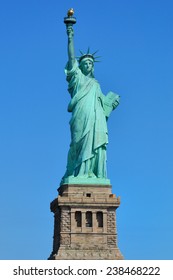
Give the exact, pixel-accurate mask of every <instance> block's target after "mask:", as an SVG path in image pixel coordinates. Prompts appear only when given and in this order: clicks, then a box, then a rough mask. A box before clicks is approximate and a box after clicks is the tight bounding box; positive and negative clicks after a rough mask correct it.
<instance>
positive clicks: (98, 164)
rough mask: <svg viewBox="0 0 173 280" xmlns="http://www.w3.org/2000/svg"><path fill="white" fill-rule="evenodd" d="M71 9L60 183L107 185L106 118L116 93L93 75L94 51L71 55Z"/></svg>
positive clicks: (114, 105)
mask: <svg viewBox="0 0 173 280" xmlns="http://www.w3.org/2000/svg"><path fill="white" fill-rule="evenodd" d="M73 13H74V12H73V9H70V10H69V11H68V14H67V15H68V16H67V17H66V18H64V22H65V24H66V28H67V36H68V63H67V65H66V68H65V73H66V77H67V78H66V79H67V82H68V91H69V93H70V95H71V101H70V103H69V105H68V111H69V112H71V113H72V117H71V120H70V129H71V144H70V149H69V152H68V160H67V169H66V172H65V175H64V176H63V178H62V181H61V184H67V183H70V184H110V180H109V179H107V171H106V145H107V143H108V130H107V119H108V117H109V115H110V113H111V112H112V110H114V109H115V108H116V107H117V106H118V104H119V96H118V95H117V94H115V93H113V92H109V93H108V94H107V95H106V96H105V95H104V94H103V93H102V91H101V88H100V85H99V83H98V81H97V80H96V79H95V78H94V62H95V61H96V58H95V56H94V55H95V53H94V54H91V53H90V52H89V50H88V52H87V53H85V54H84V53H81V54H82V55H81V57H80V58H79V60H78V61H77V60H76V58H75V51H74V41H73V35H74V32H73V24H74V23H76V19H75V18H74V17H73Z"/></svg>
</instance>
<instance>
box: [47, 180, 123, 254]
mask: <svg viewBox="0 0 173 280" xmlns="http://www.w3.org/2000/svg"><path fill="white" fill-rule="evenodd" d="M58 191H59V196H58V198H56V199H55V200H54V201H52V203H51V211H52V212H53V213H54V238H53V251H52V253H51V255H50V257H49V260H120V259H123V256H122V254H121V253H120V250H119V249H118V245H117V230H116V209H117V208H118V207H119V205H120V199H119V197H118V198H117V197H116V196H115V195H114V194H112V192H111V185H79V184H66V185H62V186H61V187H60V188H59V189H58Z"/></svg>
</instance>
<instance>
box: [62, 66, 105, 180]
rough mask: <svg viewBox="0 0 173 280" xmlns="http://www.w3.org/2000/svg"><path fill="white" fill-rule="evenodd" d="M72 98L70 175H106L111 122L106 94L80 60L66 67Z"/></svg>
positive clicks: (68, 172)
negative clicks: (107, 113) (108, 122)
mask: <svg viewBox="0 0 173 280" xmlns="http://www.w3.org/2000/svg"><path fill="white" fill-rule="evenodd" d="M65 73H66V77H67V82H68V91H69V93H70V95H71V101H70V103H69V105H68V111H69V112H71V113H72V116H71V120H70V130H71V144H70V149H69V152H68V160H67V171H66V174H65V177H68V176H79V175H80V176H89V177H90V176H96V177H101V178H105V177H106V144H107V143H108V131H107V122H106V116H105V112H104V99H105V96H104V95H103V93H102V92H101V88H100V85H99V83H98V82H97V81H96V80H95V78H91V77H87V76H85V75H84V74H83V73H82V71H81V70H80V68H79V67H78V63H77V61H75V64H74V66H73V68H72V69H71V70H68V66H67V67H66V69H65Z"/></svg>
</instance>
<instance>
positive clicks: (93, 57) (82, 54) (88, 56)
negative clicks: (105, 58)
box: [77, 48, 100, 64]
mask: <svg viewBox="0 0 173 280" xmlns="http://www.w3.org/2000/svg"><path fill="white" fill-rule="evenodd" d="M97 52H98V51H96V52H94V53H90V48H88V50H87V52H86V53H83V52H82V51H81V50H80V53H81V56H79V57H77V58H78V62H79V64H80V63H81V61H82V60H83V59H85V58H88V59H91V60H92V61H93V62H99V60H97V58H99V57H100V56H95V54H96V53H97Z"/></svg>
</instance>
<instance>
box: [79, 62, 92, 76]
mask: <svg viewBox="0 0 173 280" xmlns="http://www.w3.org/2000/svg"><path fill="white" fill-rule="evenodd" d="M92 69H93V62H92V61H91V60H90V59H86V60H85V61H83V62H82V65H81V70H82V73H83V74H84V75H86V76H88V75H89V74H91V73H92Z"/></svg>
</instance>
